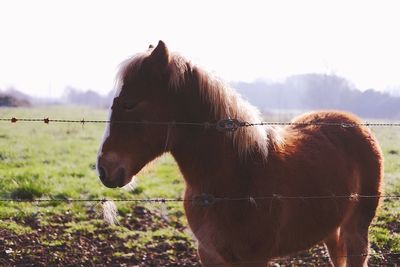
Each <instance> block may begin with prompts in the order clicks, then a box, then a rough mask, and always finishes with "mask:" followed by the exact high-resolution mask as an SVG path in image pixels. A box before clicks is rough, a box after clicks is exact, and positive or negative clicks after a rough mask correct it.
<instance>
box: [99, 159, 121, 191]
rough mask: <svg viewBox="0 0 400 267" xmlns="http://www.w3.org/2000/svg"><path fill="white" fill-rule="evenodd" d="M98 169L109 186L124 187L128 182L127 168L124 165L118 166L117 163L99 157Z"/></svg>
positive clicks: (105, 183) (101, 178)
mask: <svg viewBox="0 0 400 267" xmlns="http://www.w3.org/2000/svg"><path fill="white" fill-rule="evenodd" d="M97 171H98V174H99V178H100V180H101V182H102V183H103V184H104V185H105V186H107V187H109V188H116V187H123V186H124V185H125V184H126V170H125V169H124V167H122V166H118V167H116V166H115V164H112V163H110V162H107V161H106V160H104V159H99V160H98V161H97Z"/></svg>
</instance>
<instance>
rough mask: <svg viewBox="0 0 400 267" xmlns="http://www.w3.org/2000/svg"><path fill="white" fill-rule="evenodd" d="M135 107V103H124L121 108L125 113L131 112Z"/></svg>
mask: <svg viewBox="0 0 400 267" xmlns="http://www.w3.org/2000/svg"><path fill="white" fill-rule="evenodd" d="M136 106H137V103H134V102H126V103H124V105H123V107H124V110H126V111H131V110H133V109H134V108H135V107H136Z"/></svg>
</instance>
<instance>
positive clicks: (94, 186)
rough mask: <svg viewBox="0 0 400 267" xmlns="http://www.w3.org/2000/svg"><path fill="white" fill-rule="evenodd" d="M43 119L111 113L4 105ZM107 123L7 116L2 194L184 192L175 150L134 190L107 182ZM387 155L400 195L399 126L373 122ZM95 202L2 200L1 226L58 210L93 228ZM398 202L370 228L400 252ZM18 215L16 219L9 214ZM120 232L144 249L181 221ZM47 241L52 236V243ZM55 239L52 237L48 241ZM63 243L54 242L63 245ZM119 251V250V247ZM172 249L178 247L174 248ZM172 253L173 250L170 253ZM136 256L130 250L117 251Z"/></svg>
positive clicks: (170, 210) (174, 215)
mask: <svg viewBox="0 0 400 267" xmlns="http://www.w3.org/2000/svg"><path fill="white" fill-rule="evenodd" d="M14 116H15V117H17V118H18V117H31V118H33V117H38V118H44V117H47V116H51V117H50V118H58V119H81V118H85V119H86V120H96V119H105V118H106V111H105V110H93V109H87V108H81V107H74V108H60V107H57V108H54V107H46V108H28V109H0V117H1V118H9V117H14ZM103 129H104V125H103V124H86V125H84V126H82V125H80V124H73V123H65V124H64V123H62V124H61V123H50V124H48V125H47V124H44V123H29V122H17V123H15V124H11V123H9V122H0V197H1V198H14V199H29V200H32V199H35V198H49V197H52V198H62V199H68V198H96V199H97V198H103V197H105V198H126V199H131V198H148V197H166V198H176V197H181V195H182V191H183V187H184V185H183V179H182V177H181V174H180V173H179V170H178V168H177V166H176V163H175V162H174V160H173V158H172V157H171V156H170V155H165V156H163V157H161V158H159V159H157V160H156V161H155V162H153V163H151V164H150V165H149V166H148V167H146V169H145V170H144V171H142V172H141V175H139V176H138V178H137V183H138V186H137V187H136V189H135V190H134V191H127V190H123V189H120V190H115V189H114V190H113V189H108V188H106V187H104V186H103V185H102V184H101V183H100V181H99V179H98V177H97V175H96V172H95V162H96V155H97V148H98V145H99V143H100V140H101V138H102V133H103ZM373 132H374V133H375V134H376V136H377V137H378V140H379V142H380V144H381V146H382V150H383V152H384V155H385V182H384V190H385V194H398V195H400V177H399V176H400V129H399V128H373ZM93 205H94V204H93V203H63V202H43V203H42V202H41V203H22V202H0V229H3V228H4V229H9V230H11V231H14V232H16V233H17V232H18V233H26V231H29V230H30V229H29V228H27V227H25V226H22V225H19V224H18V223H17V221H18V218H19V219H23V218H29V217H32V216H39V217H40V218H41V224H43V225H45V224H50V223H51V222H50V221H49V220H50V218H51V217H52V216H55V215H64V214H66V213H69V214H71V215H72V216H73V218H74V221H73V222H71V223H68V224H67V225H66V227H67V230H66V232H67V233H74V232H79V231H86V232H91V233H93V232H94V230H95V229H96V227H100V225H101V224H99V221H97V220H99V219H101V214H99V215H98V218H97V219H90V220H89V219H88V216H87V210H88V209H90V208H91V207H92V206H93ZM117 205H118V211H119V214H120V216H121V218H122V217H123V216H124V215H125V214H128V213H129V212H130V211H131V210H132V205H133V204H132V203H117ZM148 208H151V209H154V210H158V211H159V212H161V213H163V212H164V213H165V211H164V209H166V213H167V214H168V217H169V218H170V219H171V220H173V221H179V222H180V223H182V224H186V220H185V218H184V215H183V214H184V213H183V210H182V207H181V205H180V204H167V205H161V204H160V205H149V207H148ZM399 214H400V204H399V200H394V199H393V200H385V201H384V202H383V203H382V207H381V209H380V211H379V216H378V218H377V219H376V220H375V221H374V224H373V227H372V228H371V240H372V242H373V243H374V245H375V246H376V248H377V249H378V250H385V249H386V250H390V251H392V252H400V234H399V229H398V228H397V229H396V228H395V227H393V225H397V227H398V224H396V223H397V222H398V221H400V215H399ZM10 219H13V220H15V221H13V220H10ZM110 229H111V230H112V231H115V234H116V235H125V236H134V237H135V238H133V239H131V240H130V241H129V242H127V243H126V244H125V246H132V247H141V246H142V247H144V246H145V245H146V244H148V243H151V242H156V240H157V239H158V238H159V237H160V236H163V237H166V238H173V237H176V236H179V235H183V238H186V239H189V238H190V237H189V234H187V233H177V232H176V231H175V230H174V227H167V228H165V229H159V230H156V231H147V232H144V231H133V230H127V229H125V228H124V229H123V228H121V227H119V226H115V227H112V228H110ZM46 242H47V241H46ZM49 242H50V241H49ZM57 242H59V241H54V242H53V241H51V242H50V243H49V245H53V246H57V245H59V243H57ZM116 253H117V254H118V253H119V252H116ZM171 253H172V252H171ZM171 255H172V254H171ZM116 256H119V257H129V256H130V255H125V254H124V255H116Z"/></svg>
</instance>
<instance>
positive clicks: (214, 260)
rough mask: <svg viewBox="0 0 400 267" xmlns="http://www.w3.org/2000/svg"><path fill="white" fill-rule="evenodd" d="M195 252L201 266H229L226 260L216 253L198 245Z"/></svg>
mask: <svg viewBox="0 0 400 267" xmlns="http://www.w3.org/2000/svg"><path fill="white" fill-rule="evenodd" d="M197 253H198V254H199V257H200V261H201V264H202V266H204V267H208V266H221V267H225V266H226V267H228V266H230V265H229V264H228V263H226V261H225V260H224V259H223V258H222V257H221V256H219V255H218V253H211V252H210V251H207V250H205V249H204V248H202V246H201V245H199V247H198V249H197Z"/></svg>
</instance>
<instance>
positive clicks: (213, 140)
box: [171, 130, 249, 195]
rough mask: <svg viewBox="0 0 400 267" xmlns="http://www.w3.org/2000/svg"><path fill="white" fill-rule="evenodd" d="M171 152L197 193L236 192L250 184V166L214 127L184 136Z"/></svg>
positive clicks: (219, 193)
mask: <svg viewBox="0 0 400 267" xmlns="http://www.w3.org/2000/svg"><path fill="white" fill-rule="evenodd" d="M171 152H172V155H173V156H174V158H175V160H176V161H177V163H178V165H179V168H180V170H181V172H182V174H183V176H184V178H185V180H186V183H187V185H188V186H189V187H190V188H191V190H193V191H194V192H195V193H197V194H201V193H207V194H215V195H221V194H226V193H234V192H237V191H238V190H237V189H238V188H239V187H243V186H246V181H248V179H247V178H249V177H246V170H247V168H246V165H245V164H244V162H242V161H241V160H240V159H239V157H238V154H237V151H236V149H235V148H234V147H233V146H232V143H231V140H229V138H226V137H224V136H223V135H222V134H221V133H216V132H215V131H212V130H210V131H205V132H204V133H202V134H199V133H197V134H196V136H191V135H190V134H188V135H186V136H180V140H179V141H178V142H176V144H175V146H174V149H172V151H171ZM242 189H243V188H242Z"/></svg>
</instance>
